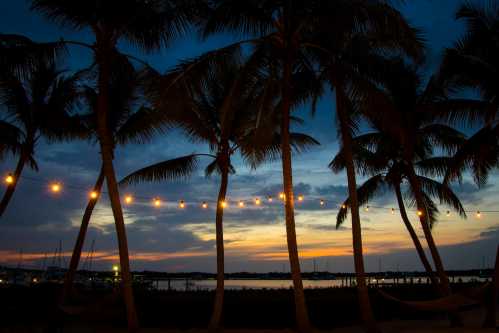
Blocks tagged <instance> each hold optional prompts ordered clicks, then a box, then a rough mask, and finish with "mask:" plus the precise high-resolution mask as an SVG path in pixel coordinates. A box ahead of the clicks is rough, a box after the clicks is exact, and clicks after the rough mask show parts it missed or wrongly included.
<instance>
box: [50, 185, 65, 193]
mask: <svg viewBox="0 0 499 333" xmlns="http://www.w3.org/2000/svg"><path fill="white" fill-rule="evenodd" d="M61 188H62V186H61V184H59V183H53V184H51V185H50V190H51V191H52V192H54V193H59V192H60V191H61Z"/></svg>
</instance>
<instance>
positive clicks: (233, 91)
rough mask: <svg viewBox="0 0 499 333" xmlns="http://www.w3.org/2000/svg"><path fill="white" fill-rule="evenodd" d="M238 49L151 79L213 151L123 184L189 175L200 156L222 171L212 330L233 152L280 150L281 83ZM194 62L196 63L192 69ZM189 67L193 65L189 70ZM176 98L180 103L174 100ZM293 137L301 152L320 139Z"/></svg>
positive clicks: (168, 111) (163, 101)
mask: <svg viewBox="0 0 499 333" xmlns="http://www.w3.org/2000/svg"><path fill="white" fill-rule="evenodd" d="M236 49H237V48H236ZM233 51H236V50H235V49H234V50H233ZM238 54H239V52H229V53H227V54H225V56H224V57H222V58H220V57H218V58H217V59H215V60H214V61H211V62H210V61H208V63H207V64H203V61H200V59H195V60H193V61H191V62H188V63H187V62H186V63H184V64H182V65H181V66H179V68H177V70H175V71H172V72H171V73H169V74H168V75H166V76H165V77H163V78H162V79H161V78H152V81H153V82H162V81H163V82H162V85H161V86H160V89H159V90H160V92H159V94H153V95H156V97H155V98H156V101H155V103H154V104H155V105H156V106H157V107H158V108H159V110H161V111H163V112H164V114H165V116H166V118H168V120H169V121H170V122H172V123H173V124H175V125H177V126H178V127H179V128H181V129H182V130H183V131H184V132H185V133H186V134H187V135H188V137H189V138H190V139H191V140H192V141H194V142H199V143H205V144H207V145H208V147H209V149H210V151H209V152H207V153H201V154H190V155H187V156H183V157H179V158H175V159H172V160H167V161H163V162H160V163H157V164H153V165H151V166H148V167H145V168H143V169H141V170H138V171H135V172H134V173H132V174H130V175H129V176H127V177H125V178H124V179H123V180H122V183H124V184H130V183H137V182H144V181H162V180H173V179H177V178H181V177H187V176H189V175H190V174H192V172H194V171H195V170H196V169H197V165H198V162H199V158H200V157H207V158H209V159H211V162H210V163H209V164H208V165H207V166H206V168H205V174H206V176H210V175H211V174H213V173H217V174H219V175H220V188H219V193H218V198H217V204H216V205H217V207H216V220H215V225H216V250H217V251H216V253H217V287H216V293H215V301H214V307H213V313H212V317H211V320H210V330H218V329H219V328H220V325H221V317H222V312H223V297H224V241H223V213H224V203H225V200H226V194H227V188H228V184H229V175H230V174H232V173H234V172H235V169H234V167H233V166H232V161H231V159H232V156H233V155H234V154H236V153H240V154H241V156H242V157H243V159H244V160H245V161H246V162H247V163H248V164H250V165H251V166H252V167H257V166H258V165H259V164H261V163H263V162H265V161H268V160H269V159H275V158H278V157H279V152H280V148H279V146H280V133H279V118H280V114H279V112H275V111H274V109H275V108H276V104H278V96H279V95H278V86H275V84H274V86H272V85H271V84H269V82H268V81H267V82H265V80H264V79H263V80H262V79H261V78H259V77H258V75H257V74H255V73H254V72H253V71H252V70H250V68H252V66H253V63H252V62H251V60H250V61H248V62H247V63H241V60H240V59H239V56H238ZM192 66H197V67H198V68H196V69H195V70H192ZM186 68H190V69H191V70H190V71H186V70H185V69H186ZM179 77H181V79H178V78H179ZM172 80H173V81H174V82H175V83H172V82H171V81H172ZM262 81H263V82H262ZM161 87H163V89H164V90H163V92H161V91H162V88H161ZM276 90H277V91H276ZM164 91H166V93H165V92H164ZM276 92H277V93H276ZM178 100H180V102H176V101H178ZM172 104H173V105H172ZM290 138H291V145H292V147H293V148H295V151H297V152H299V151H301V150H303V149H305V148H306V147H307V146H309V145H312V144H318V143H317V142H316V141H315V140H314V139H312V138H311V137H309V136H307V135H304V134H300V133H291V134H290Z"/></svg>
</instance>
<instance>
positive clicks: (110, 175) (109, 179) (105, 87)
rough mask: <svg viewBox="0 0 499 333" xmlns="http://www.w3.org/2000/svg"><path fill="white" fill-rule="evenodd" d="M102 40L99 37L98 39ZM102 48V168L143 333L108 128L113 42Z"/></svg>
mask: <svg viewBox="0 0 499 333" xmlns="http://www.w3.org/2000/svg"><path fill="white" fill-rule="evenodd" d="M98 37H99V36H98ZM97 44H98V45H99V48H98V51H99V52H98V53H97V59H98V60H97V61H98V63H99V82H98V87H99V95H98V99H97V129H98V135H99V144H100V148H101V156H102V168H103V171H104V176H105V178H106V185H107V189H108V193H109V200H110V201H111V209H112V211H113V216H114V223H115V226H116V234H117V238H118V250H119V255H120V266H121V284H122V289H123V298H124V301H125V306H126V313H127V321H128V331H129V332H137V331H138V330H139V321H138V318H137V312H136V310H135V302H134V298H133V290H132V276H131V273H130V262H129V255H128V242H127V237H126V229H125V221H124V218H123V210H122V207H121V201H120V193H119V190H118V182H117V181H116V175H115V171H114V166H113V157H114V156H113V150H114V144H113V140H112V138H111V134H110V133H109V127H108V124H107V121H108V119H107V117H108V108H109V100H108V96H109V82H110V55H111V52H112V51H111V49H110V48H109V46H110V42H109V40H107V39H104V40H99V38H98V39H97Z"/></svg>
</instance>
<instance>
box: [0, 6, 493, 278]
mask: <svg viewBox="0 0 499 333" xmlns="http://www.w3.org/2000/svg"><path fill="white" fill-rule="evenodd" d="M458 5H459V1H453V0H452V1H451V0H439V1H437V0H434V1H432V0H418V1H415V0H413V1H410V0H409V1H407V2H406V4H405V5H403V6H402V7H401V10H402V12H403V13H404V14H405V15H406V17H407V18H408V20H409V21H410V22H411V23H412V24H414V25H415V26H417V27H419V28H421V29H423V30H424V32H425V36H426V38H427V44H428V50H429V51H428V63H427V65H425V70H426V71H427V72H428V73H429V72H431V71H432V70H434V69H435V68H436V67H437V66H438V63H439V61H440V57H441V54H442V50H443V48H444V47H447V46H450V45H452V42H453V41H454V40H455V39H456V38H457V37H458V36H459V35H460V34H461V33H462V31H463V26H462V24H461V22H456V21H455V20H454V18H453V16H454V12H455V10H456V8H457V7H458ZM0 13H1V16H2V18H1V20H0V31H1V32H2V33H19V34H24V35H26V36H28V37H30V38H32V39H34V40H37V41H50V40H54V39H59V38H61V37H62V38H64V39H67V40H71V39H72V40H83V41H88V42H91V41H92V37H91V35H89V34H87V33H85V32H74V31H70V30H67V29H61V28H60V27H58V26H56V25H54V24H51V23H49V22H47V21H46V20H45V19H43V18H42V17H41V16H39V15H37V14H36V13H31V12H29V4H28V3H27V2H24V1H5V0H2V1H0ZM230 42H231V37H230V36H216V37H214V38H211V39H209V40H207V41H200V40H198V39H197V38H195V37H194V36H187V37H186V38H184V39H182V40H179V41H177V42H175V43H174V44H173V45H172V46H171V47H170V48H169V49H167V50H162V51H161V52H158V53H156V54H154V55H144V54H140V53H138V52H137V51H136V50H134V49H131V48H129V47H127V46H126V45H123V46H122V47H123V49H124V50H126V52H129V53H133V54H136V55H137V56H140V57H141V58H143V59H146V60H147V61H148V62H149V63H150V64H151V65H153V66H154V67H156V68H157V69H158V70H161V71H164V70H166V69H168V68H169V67H171V66H173V65H175V64H176V63H177V62H178V61H179V60H181V59H185V58H189V57H193V56H196V55H199V54H201V53H202V52H204V51H207V50H210V49H212V48H215V47H219V46H223V45H226V44H228V43H230ZM70 51H71V52H70V55H69V56H68V58H67V61H66V64H65V67H66V68H69V69H76V68H81V67H83V66H85V65H86V64H88V62H89V54H88V53H87V52H86V51H84V50H82V49H79V48H71V50H70ZM332 110H333V105H332V102H331V101H330V100H329V99H328V98H324V99H323V100H322V101H321V103H320V104H319V109H318V113H317V115H316V116H315V117H314V118H311V117H310V116H309V110H308V109H306V108H304V109H303V110H300V113H301V114H302V115H303V116H304V117H305V118H306V124H305V125H304V126H302V127H301V128H300V130H301V131H305V132H307V133H308V134H311V135H313V136H314V137H316V138H317V139H318V140H319V141H320V142H321V146H320V147H318V148H315V149H313V150H311V151H310V152H307V153H305V154H302V155H299V156H295V158H294V181H295V187H296V192H297V194H298V193H301V194H303V195H304V196H305V202H304V203H302V204H300V205H298V209H297V215H296V216H297V217H296V219H297V233H298V239H299V244H300V254H301V257H302V263H303V267H304V270H305V271H307V270H310V269H311V267H312V260H313V259H316V260H317V262H318V263H319V265H322V266H320V267H322V268H325V267H326V266H327V267H328V268H329V269H330V270H331V271H351V270H352V269H353V265H352V261H353V260H352V257H351V230H350V226H349V222H348V223H346V224H345V226H344V227H342V228H341V229H340V230H335V229H334V223H335V215H336V210H337V207H338V204H339V203H340V202H341V201H343V199H344V198H345V196H346V180H345V176H344V175H343V174H339V175H333V174H331V172H330V171H329V170H328V169H327V164H328V163H329V161H330V160H331V159H332V157H333V156H334V154H335V153H336V152H337V149H338V144H337V139H336V129H335V128H334V119H333V116H332ZM38 148H39V149H38V151H37V158H38V161H39V164H40V169H41V170H40V172H39V173H34V172H31V171H28V172H26V176H27V177H32V178H35V179H36V180H37V181H32V180H28V179H23V180H22V181H21V183H20V184H19V188H18V190H17V191H16V193H15V196H14V199H13V201H12V202H11V205H10V207H9V209H8V211H7V213H6V214H5V216H4V217H2V220H1V221H0V230H1V232H0V263H7V264H17V261H18V258H19V255H18V252H19V251H20V250H21V249H22V250H23V253H24V259H25V263H24V264H25V265H30V266H33V267H38V266H40V264H41V262H42V258H43V257H44V256H45V253H49V257H50V256H51V253H53V251H54V249H55V248H56V247H57V246H58V242H59V240H62V242H63V250H64V253H65V254H67V255H69V253H70V250H71V248H72V246H73V242H74V239H75V237H76V233H77V228H78V225H79V223H80V219H81V215H82V212H83V209H84V207H85V204H86V198H87V190H86V189H90V188H91V186H92V184H93V183H94V181H95V178H96V175H97V171H98V169H99V160H98V157H99V156H98V150H97V149H96V147H92V146H90V145H88V144H87V143H74V142H73V143H65V144H53V145H48V144H46V143H42V144H41V145H39V147H38ZM203 151H206V147H202V146H199V145H193V144H192V143H190V142H188V141H187V140H185V139H184V138H183V137H181V136H180V135H179V133H178V132H176V131H172V132H171V133H169V134H168V135H165V136H163V137H158V138H156V139H155V140H154V141H153V142H152V143H150V144H147V145H142V146H138V145H131V146H128V147H126V148H124V149H119V150H118V151H117V153H116V161H115V164H116V167H117V173H118V177H122V176H125V175H127V174H128V173H129V172H131V171H134V170H136V169H137V168H140V167H143V166H145V165H148V164H150V163H153V162H158V161H161V160H164V159H168V158H173V157H176V156H180V155H185V154H189V153H191V152H203ZM14 163H15V161H14V160H12V159H6V160H4V161H1V162H0V174H2V175H3V174H6V173H7V172H8V171H9V170H11V169H12V168H13V167H14ZM236 169H237V173H236V174H235V175H234V176H233V177H232V178H231V181H230V187H229V197H230V198H231V200H232V201H233V204H232V205H231V206H230V207H229V209H227V210H226V220H225V231H226V250H227V265H226V267H227V271H229V272H231V271H276V270H281V269H282V267H283V265H284V267H287V257H286V246H285V237H284V235H285V229H284V221H283V211H282V207H281V205H280V204H278V203H277V204H276V203H275V202H274V203H273V204H272V205H269V204H267V203H266V204H264V205H262V206H261V207H254V206H252V205H251V202H250V201H249V200H251V199H253V198H255V197H260V198H263V197H264V196H266V195H274V196H275V195H276V194H277V193H278V192H279V191H280V187H281V185H280V184H281V173H280V164H279V163H272V164H269V165H266V166H265V167H262V168H259V169H258V170H250V169H248V168H247V167H245V166H244V165H242V163H241V161H240V160H238V161H236ZM55 180H57V181H60V182H62V183H63V191H62V193H61V194H60V195H58V196H54V195H52V194H50V193H49V192H48V190H47V186H48V185H47V184H48V182H50V181H55ZM217 181H218V180H217V178H216V177H213V178H210V179H206V178H205V177H204V175H203V173H202V169H201V170H200V171H199V173H198V174H196V175H195V176H194V177H193V178H192V179H191V180H189V181H184V182H178V183H163V184H153V185H142V186H137V187H133V188H128V189H125V190H123V193H125V192H126V193H133V194H134V195H135V196H140V197H143V198H146V199H144V200H141V201H140V200H138V201H137V202H136V203H135V204H134V205H132V206H130V207H125V214H126V223H127V231H128V237H129V243H130V251H131V257H132V268H134V269H154V270H162V271H214V270H215V261H214V260H215V258H214V251H215V248H214V211H213V209H212V207H213V205H211V208H210V209H208V210H202V209H200V208H199V204H200V203H201V202H202V201H204V200H206V201H211V202H213V200H214V199H215V198H216V194H217V186H218V183H217ZM360 181H362V179H361V180H360ZM495 183H496V176H495V175H493V176H492V177H491V179H490V184H489V185H488V186H487V187H485V188H484V189H482V190H481V191H478V189H477V188H476V187H475V186H474V185H473V184H472V183H471V182H470V181H469V180H465V182H464V184H463V186H461V187H458V188H456V191H457V193H458V194H459V195H460V197H461V198H462V200H463V203H464V205H465V206H466V207H467V208H469V209H471V210H474V209H481V210H487V209H489V210H490V209H493V208H494V207H495V206H496V202H497V201H498V199H499V195H498V188H497V186H496V185H495ZM70 185H71V186H72V187H74V189H70ZM155 196H160V197H161V198H164V199H166V203H165V205H163V207H162V208H160V209H157V208H153V207H152V206H151V204H150V200H149V199H147V198H153V197H155ZM321 198H323V199H325V200H326V206H325V207H320V205H319V200H320V199H321ZM240 199H243V200H247V201H248V202H247V208H245V209H238V208H236V207H235V206H236V205H235V204H234V203H237V201H238V200H240ZM179 200H185V201H186V203H187V208H186V209H185V210H179V209H178V208H177V203H178V201H179ZM394 204H395V202H394V198H393V197H392V196H391V195H390V194H387V195H384V196H381V197H380V198H378V199H377V200H376V202H374V203H373V204H372V205H379V206H386V207H391V206H392V205H394ZM442 210H443V211H445V210H446V208H445V207H443V208H442ZM498 216H499V214H495V215H494V214H484V216H482V218H481V219H475V218H474V217H473V214H470V217H469V218H468V220H460V219H458V218H457V217H456V216H455V215H454V216H451V217H446V216H445V214H444V216H443V217H442V218H441V220H440V221H439V223H438V224H437V225H436V227H435V229H434V235H435V238H436V241H437V244H439V245H440V248H441V251H442V254H443V257H444V261H445V264H446V267H447V268H449V269H461V268H473V267H475V268H476V267H480V266H481V265H482V262H483V261H485V262H486V263H487V262H488V263H492V262H493V256H494V254H495V246H496V245H497V241H498V239H499V223H498V220H497V217H498ZM362 223H363V228H364V245H365V248H366V262H367V263H366V265H367V269H368V270H376V269H377V268H378V261H379V259H380V258H381V259H382V262H383V268H384V269H395V268H396V267H399V268H400V269H404V270H419V269H421V265H420V264H419V261H418V259H417V256H416V254H415V251H414V250H413V247H412V245H411V243H410V240H409V237H408V236H407V233H406V232H405V230H404V228H403V225H402V223H401V222H400V220H399V218H398V217H397V216H396V215H395V216H392V215H391V214H390V212H389V210H379V209H378V210H376V209H370V211H369V212H362ZM414 225H415V227H416V228H417V230H418V232H420V230H419V228H418V226H417V223H416V219H415V218H414ZM88 239H89V241H88V242H87V244H86V247H85V249H87V248H88V245H89V244H90V240H95V243H96V250H97V258H98V260H97V265H98V267H99V268H102V269H105V268H109V267H111V265H112V264H113V263H114V262H115V261H116V250H115V249H116V240H115V236H114V226H113V224H112V216H111V212H110V209H109V202H108V200H107V199H106V198H105V196H103V197H102V200H101V202H100V203H99V205H98V207H97V210H96V212H95V214H94V217H93V219H92V221H91V228H90V231H89V236H88Z"/></svg>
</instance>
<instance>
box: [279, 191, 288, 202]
mask: <svg viewBox="0 0 499 333" xmlns="http://www.w3.org/2000/svg"><path fill="white" fill-rule="evenodd" d="M279 199H281V200H284V199H286V195H285V194H284V192H281V193H279Z"/></svg>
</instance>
